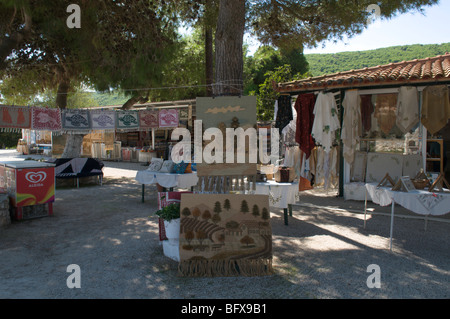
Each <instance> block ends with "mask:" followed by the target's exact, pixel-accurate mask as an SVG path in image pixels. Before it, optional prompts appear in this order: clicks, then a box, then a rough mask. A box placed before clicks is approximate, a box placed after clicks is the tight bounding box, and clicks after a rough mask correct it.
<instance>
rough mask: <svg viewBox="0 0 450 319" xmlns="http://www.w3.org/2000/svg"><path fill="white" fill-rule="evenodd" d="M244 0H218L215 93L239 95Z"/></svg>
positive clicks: (241, 76) (241, 78) (241, 72)
mask: <svg viewBox="0 0 450 319" xmlns="http://www.w3.org/2000/svg"><path fill="white" fill-rule="evenodd" d="M244 27H245V1H243V0H220V4H219V18H218V20H217V29H216V40H215V43H216V47H215V49H216V85H215V86H214V94H215V95H241V94H242V91H243V87H244V86H243V68H244V57H243V49H242V47H243V44H244Z"/></svg>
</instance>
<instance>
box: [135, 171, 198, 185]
mask: <svg viewBox="0 0 450 319" xmlns="http://www.w3.org/2000/svg"><path fill="white" fill-rule="evenodd" d="M136 181H138V182H139V183H140V184H159V185H161V186H162V187H166V188H171V187H179V188H190V187H192V186H195V185H197V182H198V177H197V173H186V174H173V173H160V172H152V171H148V170H142V171H138V172H137V174H136Z"/></svg>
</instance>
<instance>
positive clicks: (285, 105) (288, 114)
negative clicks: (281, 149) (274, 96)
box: [275, 95, 293, 136]
mask: <svg viewBox="0 0 450 319" xmlns="http://www.w3.org/2000/svg"><path fill="white" fill-rule="evenodd" d="M292 119H293V114H292V103H291V96H290V95H281V96H279V97H278V111H277V119H276V121H275V127H276V128H278V130H279V133H280V136H281V134H282V131H283V129H284V128H285V127H286V125H288V124H289V122H290V121H292Z"/></svg>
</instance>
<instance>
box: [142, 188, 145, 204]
mask: <svg viewBox="0 0 450 319" xmlns="http://www.w3.org/2000/svg"><path fill="white" fill-rule="evenodd" d="M144 194H145V184H142V202H144Z"/></svg>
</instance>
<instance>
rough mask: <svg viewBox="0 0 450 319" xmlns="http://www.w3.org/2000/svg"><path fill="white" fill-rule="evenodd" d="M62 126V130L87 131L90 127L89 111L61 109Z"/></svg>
mask: <svg viewBox="0 0 450 319" xmlns="http://www.w3.org/2000/svg"><path fill="white" fill-rule="evenodd" d="M62 127H63V129H64V130H70V131H85V132H88V131H89V130H90V129H91V121H90V116H89V111H88V110H76V109H75V110H73V109H72V110H70V109H66V110H63V111H62Z"/></svg>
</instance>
